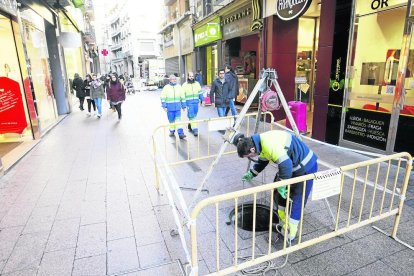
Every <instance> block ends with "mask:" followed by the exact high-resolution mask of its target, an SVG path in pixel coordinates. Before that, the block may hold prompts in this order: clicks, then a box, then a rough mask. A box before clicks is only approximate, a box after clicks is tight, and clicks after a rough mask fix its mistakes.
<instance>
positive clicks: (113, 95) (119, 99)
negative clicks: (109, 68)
mask: <svg viewBox="0 0 414 276" xmlns="http://www.w3.org/2000/svg"><path fill="white" fill-rule="evenodd" d="M107 96H108V100H109V101H110V103H111V104H112V106H113V107H114V108H115V110H116V111H117V112H118V120H121V119H122V109H121V107H122V103H123V102H124V101H125V88H124V86H123V85H122V84H121V83H120V82H119V79H118V76H117V75H116V74H113V75H112V76H111V82H110V83H109V86H108V88H107Z"/></svg>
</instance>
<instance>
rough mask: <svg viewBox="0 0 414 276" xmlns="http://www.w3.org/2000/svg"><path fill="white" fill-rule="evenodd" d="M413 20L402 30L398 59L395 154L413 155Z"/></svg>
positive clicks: (395, 103)
mask: <svg viewBox="0 0 414 276" xmlns="http://www.w3.org/2000/svg"><path fill="white" fill-rule="evenodd" d="M413 24H414V23H413V20H412V19H411V18H410V19H409V20H408V23H407V26H406V28H405V30H404V32H405V33H404V38H403V47H402V51H401V57H400V62H401V64H400V68H401V70H399V71H400V72H405V74H399V76H398V77H399V79H398V80H397V87H396V94H395V98H394V105H395V114H394V115H395V116H394V118H395V125H396V126H395V129H396V131H395V137H393V138H394V139H393V140H394V141H395V143H392V144H391V145H390V148H391V149H392V150H393V151H395V152H401V151H408V152H410V153H411V154H414V143H413V140H414V138H413V136H414V41H413V40H414V39H413V29H414V27H413Z"/></svg>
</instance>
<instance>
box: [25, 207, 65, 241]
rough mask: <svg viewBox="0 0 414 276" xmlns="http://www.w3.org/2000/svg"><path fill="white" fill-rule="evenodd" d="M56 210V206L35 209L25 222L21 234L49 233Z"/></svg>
mask: <svg viewBox="0 0 414 276" xmlns="http://www.w3.org/2000/svg"><path fill="white" fill-rule="evenodd" d="M57 209H58V206H57V205H52V206H46V207H38V208H35V209H34V210H33V212H32V214H31V215H30V218H29V220H28V221H27V224H26V226H25V228H24V230H23V234H27V233H34V232H43V231H46V232H49V231H50V229H51V228H52V225H53V221H54V219H55V216H56V212H57Z"/></svg>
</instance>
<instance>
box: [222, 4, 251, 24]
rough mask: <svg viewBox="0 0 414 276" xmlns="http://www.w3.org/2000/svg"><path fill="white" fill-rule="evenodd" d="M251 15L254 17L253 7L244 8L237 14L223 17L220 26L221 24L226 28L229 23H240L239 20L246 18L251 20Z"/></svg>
mask: <svg viewBox="0 0 414 276" xmlns="http://www.w3.org/2000/svg"><path fill="white" fill-rule="evenodd" d="M251 15H252V8H251V7H244V8H242V9H241V10H238V11H237V12H235V13H233V14H231V15H229V16H226V17H223V18H222V19H221V21H220V24H221V26H224V25H227V24H229V23H233V22H235V21H238V20H240V19H242V18H245V17H250V18H251Z"/></svg>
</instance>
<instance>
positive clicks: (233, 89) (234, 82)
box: [224, 65, 239, 120]
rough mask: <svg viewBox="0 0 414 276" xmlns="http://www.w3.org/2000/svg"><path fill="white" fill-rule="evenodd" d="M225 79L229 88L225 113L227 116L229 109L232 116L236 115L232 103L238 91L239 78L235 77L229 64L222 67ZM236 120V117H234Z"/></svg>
mask: <svg viewBox="0 0 414 276" xmlns="http://www.w3.org/2000/svg"><path fill="white" fill-rule="evenodd" d="M224 71H225V72H226V74H225V79H226V80H227V81H228V82H229V84H230V88H229V100H230V101H229V106H228V107H226V113H225V115H226V116H227V115H228V114H229V111H230V110H231V115H233V116H234V117H235V116H236V115H237V111H236V106H235V104H234V101H235V98H236V95H237V94H238V93H239V78H238V77H237V75H236V73H234V71H233V68H231V66H230V65H226V66H225V67H224ZM234 120H236V118H234Z"/></svg>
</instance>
